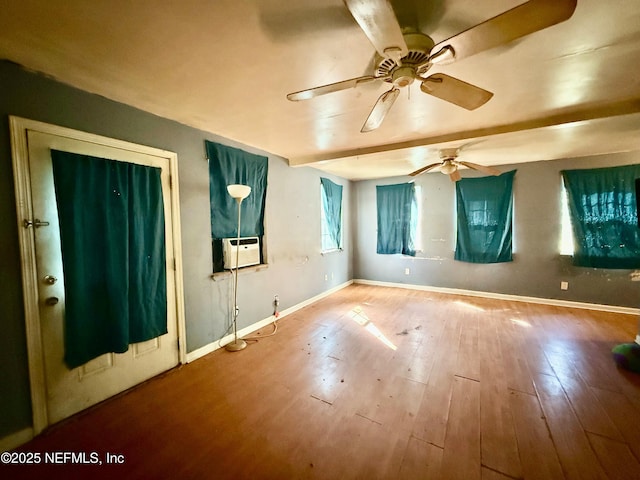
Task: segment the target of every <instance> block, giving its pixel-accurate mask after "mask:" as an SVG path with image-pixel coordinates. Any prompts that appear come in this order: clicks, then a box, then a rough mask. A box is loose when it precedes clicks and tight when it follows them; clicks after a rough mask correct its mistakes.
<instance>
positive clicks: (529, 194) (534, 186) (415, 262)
mask: <svg viewBox="0 0 640 480" xmlns="http://www.w3.org/2000/svg"><path fill="white" fill-rule="evenodd" d="M631 163H640V153H638V152H635V153H622V154H615V155H604V156H594V157H587V158H576V159H565V160H559V161H553V162H534V163H527V164H519V165H511V166H509V165H507V166H501V167H500V168H501V170H502V171H508V170H512V169H517V173H516V176H515V180H514V193H513V195H514V243H515V250H514V261H513V262H508V263H500V264H483V265H479V264H471V263H465V262H459V261H455V260H454V259H453V252H454V250H455V242H456V224H455V186H454V183H453V182H451V181H450V180H449V178H448V177H447V176H445V175H442V174H441V173H429V174H425V175H421V176H419V177H417V179H416V185H420V186H421V187H422V211H423V223H422V238H423V251H422V252H419V253H418V254H417V256H416V257H415V258H412V257H404V256H402V255H378V254H376V229H377V220H376V189H375V187H376V185H383V184H393V183H402V182H407V181H409V180H411V177H397V178H391V179H385V180H382V181H380V180H377V181H375V180H374V181H363V182H357V183H356V184H355V192H354V197H355V206H354V212H357V213H356V218H357V221H356V226H355V231H356V232H357V234H356V235H355V237H354V248H355V257H354V278H356V279H366V280H374V281H382V282H394V283H402V284H415V285H428V286H435V287H447V288H458V289H465V290H475V291H484V292H495V293H504V294H511V295H522V296H530V297H541V298H549V299H561V300H570V301H578V302H587V303H597V304H605V305H617V306H625V307H638V306H639V303H640V282H631V281H630V278H629V273H630V271H629V270H608V269H595V268H583V267H574V266H572V264H571V258H570V257H562V256H560V254H559V249H558V244H559V238H560V194H561V180H560V171H561V170H566V169H574V168H594V167H605V166H615V165H625V164H631ZM462 175H463V176H473V175H475V172H470V171H468V170H467V171H463V173H462ZM405 268H409V269H410V274H409V275H405ZM561 281H567V282H569V289H568V290H566V291H562V290H560V282H561Z"/></svg>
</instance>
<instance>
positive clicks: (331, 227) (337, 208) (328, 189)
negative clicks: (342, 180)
mask: <svg viewBox="0 0 640 480" xmlns="http://www.w3.org/2000/svg"><path fill="white" fill-rule="evenodd" d="M320 184H321V187H322V193H323V194H322V208H323V210H324V218H325V221H326V228H327V231H328V233H329V241H328V242H327V244H326V245H322V249H323V250H330V249H332V248H341V247H342V245H341V244H340V242H341V241H342V185H337V184H335V183H333V182H332V181H331V180H329V179H328V178H324V177H320Z"/></svg>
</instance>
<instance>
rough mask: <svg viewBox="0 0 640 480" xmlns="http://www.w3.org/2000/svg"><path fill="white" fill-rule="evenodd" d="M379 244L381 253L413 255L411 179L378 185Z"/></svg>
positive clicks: (378, 250) (413, 188) (413, 187)
mask: <svg viewBox="0 0 640 480" xmlns="http://www.w3.org/2000/svg"><path fill="white" fill-rule="evenodd" d="M376 198H377V206H378V247H377V252H378V253H381V254H394V253H401V254H403V255H410V256H415V254H416V251H415V231H414V228H412V227H414V226H415V222H414V221H413V219H412V214H413V212H415V208H414V204H415V202H416V194H415V186H414V184H413V183H401V184H398V185H377V186H376Z"/></svg>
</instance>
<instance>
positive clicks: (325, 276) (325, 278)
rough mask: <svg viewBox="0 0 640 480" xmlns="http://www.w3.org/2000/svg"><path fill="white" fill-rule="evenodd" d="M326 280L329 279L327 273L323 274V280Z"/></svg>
mask: <svg viewBox="0 0 640 480" xmlns="http://www.w3.org/2000/svg"><path fill="white" fill-rule="evenodd" d="M327 280H329V275H327V274H325V275H324V281H325V282H326V281H327Z"/></svg>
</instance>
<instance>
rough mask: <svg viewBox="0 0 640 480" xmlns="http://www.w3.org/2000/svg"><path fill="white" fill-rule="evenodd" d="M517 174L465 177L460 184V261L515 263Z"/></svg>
mask: <svg viewBox="0 0 640 480" xmlns="http://www.w3.org/2000/svg"><path fill="white" fill-rule="evenodd" d="M515 173H516V171H515V170H512V171H510V172H505V173H503V174H502V175H499V176H496V177H477V178H463V179H461V180H459V181H458V182H456V205H457V217H458V234H457V240H456V251H455V256H454V258H455V259H456V260H460V261H463V262H470V263H499V262H510V261H512V260H513V257H512V245H513V226H512V211H513V195H512V193H513V178H514V176H515Z"/></svg>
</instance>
